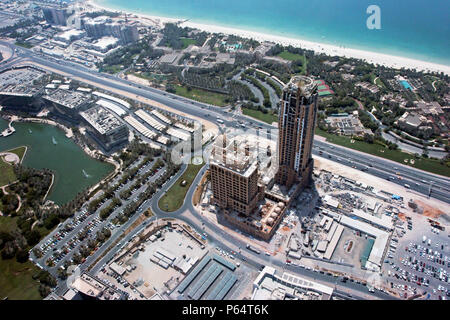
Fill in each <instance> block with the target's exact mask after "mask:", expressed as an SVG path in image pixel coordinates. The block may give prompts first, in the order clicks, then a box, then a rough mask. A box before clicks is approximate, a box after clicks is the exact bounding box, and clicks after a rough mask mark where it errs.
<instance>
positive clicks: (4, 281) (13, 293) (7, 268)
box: [0, 217, 41, 300]
mask: <svg viewBox="0 0 450 320" xmlns="http://www.w3.org/2000/svg"><path fill="white" fill-rule="evenodd" d="M0 218H2V217H0ZM39 271H40V270H39V268H38V267H36V266H35V265H34V264H33V263H32V262H30V261H27V262H25V263H19V262H17V261H16V260H15V259H8V260H3V259H0V299H4V298H6V297H8V299H9V300H39V299H41V295H40V294H39V282H38V281H36V280H34V279H33V275H35V274H37V273H39Z"/></svg>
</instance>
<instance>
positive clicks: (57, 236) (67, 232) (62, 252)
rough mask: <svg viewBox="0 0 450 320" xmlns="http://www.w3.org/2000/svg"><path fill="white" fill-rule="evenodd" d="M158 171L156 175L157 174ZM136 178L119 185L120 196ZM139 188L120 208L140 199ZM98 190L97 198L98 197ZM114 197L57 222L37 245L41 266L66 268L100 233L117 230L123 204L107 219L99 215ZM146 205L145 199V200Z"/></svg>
mask: <svg viewBox="0 0 450 320" xmlns="http://www.w3.org/2000/svg"><path fill="white" fill-rule="evenodd" d="M141 160H142V159H138V160H136V161H135V162H134V163H133V164H132V165H131V166H130V167H137V166H139V165H140V163H141ZM155 161H156V159H155V160H154V161H151V162H148V163H147V164H145V165H143V166H142V167H140V168H139V169H138V171H137V172H138V173H139V174H141V175H142V174H146V173H148V172H149V171H150V169H151V168H152V166H153V164H154V163H155ZM163 172H164V169H163V170H158V171H157V172H153V173H151V174H150V175H149V177H148V178H147V179H146V180H145V181H144V182H148V181H149V180H150V179H154V178H155V177H156V176H159V175H160V174H162V173H163ZM156 173H157V175H156ZM121 177H122V175H118V176H117V177H115V178H114V179H113V180H112V181H111V182H110V184H111V185H117V184H118V182H119V181H120V180H121ZM133 183H134V181H133V179H130V180H129V181H127V182H126V183H122V184H120V185H118V186H117V188H116V189H115V191H114V192H115V195H116V196H117V195H119V194H120V192H122V191H123V190H126V189H128V188H130V187H131V186H133ZM143 188H146V184H145V183H144V184H143V185H142V186H141V187H140V188H137V189H143ZM137 189H133V190H132V192H133V193H132V196H131V197H130V198H129V199H128V200H125V201H122V205H121V207H125V206H126V205H127V204H128V203H130V202H132V201H137V198H136V197H137V195H138V194H139V192H136V190H137ZM98 196H99V193H97V194H96V196H95V197H94V199H95V198H97V197H98ZM110 202H111V200H103V201H102V202H101V203H100V206H99V208H98V209H97V210H96V211H95V212H89V210H87V204H86V205H84V206H83V208H82V209H81V210H80V211H79V212H77V213H75V215H74V217H73V218H72V219H70V220H67V221H65V222H64V223H61V224H60V225H58V227H57V228H56V229H55V230H54V231H53V232H51V233H50V234H49V235H48V236H47V237H46V238H45V239H44V240H42V241H41V243H40V244H38V245H37V246H36V247H35V248H37V249H38V250H39V251H40V252H41V254H42V257H40V258H38V259H35V260H36V262H37V263H39V265H41V266H42V267H44V266H50V267H55V268H58V267H63V266H64V265H65V264H73V263H75V261H74V259H73V255H74V253H75V252H77V251H78V250H79V249H80V248H82V246H84V245H87V244H88V243H89V241H92V240H95V239H96V238H97V232H99V231H101V230H103V229H108V230H110V231H111V233H113V232H114V231H115V230H118V228H120V225H115V224H114V223H113V220H114V218H116V217H117V215H118V214H120V210H117V209H119V207H120V206H116V207H115V208H114V211H113V213H112V214H111V215H110V216H109V217H108V218H107V219H105V220H101V219H100V218H99V215H98V212H100V210H101V209H102V208H103V207H105V206H107V205H108V204H109V203H110ZM143 204H145V202H144V203H143ZM137 211H138V212H140V211H142V205H141V206H140V207H139V208H138V209H137ZM97 249H98V247H95V248H92V251H91V253H93V252H95V251H96V250H97ZM85 260H86V259H85V258H83V259H82V260H81V263H83V262H84V261H85Z"/></svg>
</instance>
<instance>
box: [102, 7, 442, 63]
mask: <svg viewBox="0 0 450 320" xmlns="http://www.w3.org/2000/svg"><path fill="white" fill-rule="evenodd" d="M95 2H97V3H98V4H100V5H104V6H106V7H109V8H114V9H117V10H123V11H128V12H135V13H141V14H149V15H157V16H164V17H172V18H180V19H189V20H190V21H193V22H197V23H204V24H213V25H220V26H225V27H232V28H238V29H245V30H251V31H258V32H264V33H269V34H273V35H280V36H287V37H290V38H297V39H304V40H310V41H315V42H321V43H327V44H333V45H338V46H345V47H349V48H355V49H362V50H368V51H373V52H380V53H386V54H391V55H396V56H402V57H409V58H414V59H419V60H423V61H427V62H434V63H440V64H445V65H450V1H449V0H276V1H274V0H226V1H223V0H95ZM370 5H377V6H379V8H380V10H381V29H379V30H377V29H374V30H369V29H368V28H367V26H366V21H367V19H368V18H369V16H370V14H367V13H366V10H367V8H368V7H369V6H370Z"/></svg>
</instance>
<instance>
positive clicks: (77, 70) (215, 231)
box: [3, 49, 450, 299]
mask: <svg viewBox="0 0 450 320" xmlns="http://www.w3.org/2000/svg"><path fill="white" fill-rule="evenodd" d="M19 54H20V55H21V56H22V57H25V58H27V59H30V60H31V61H33V62H36V63H39V64H41V65H43V66H46V67H50V68H56V69H59V70H61V71H63V72H66V73H69V74H72V75H73V76H75V77H79V78H82V79H84V80H88V81H92V82H95V83H98V84H101V85H106V86H109V87H111V88H113V89H119V90H124V91H127V92H130V93H132V94H135V95H137V96H143V97H146V98H149V99H152V100H155V101H158V102H160V103H163V104H166V105H169V106H170V107H172V108H174V109H177V110H179V111H182V112H185V113H188V114H191V115H194V116H197V117H200V118H203V119H206V120H214V117H220V118H222V119H223V121H224V125H225V126H233V125H235V122H236V120H239V121H243V122H244V123H246V124H248V125H249V126H250V127H260V128H267V129H274V127H272V126H270V125H267V124H265V123H262V122H260V121H257V120H251V119H249V118H248V117H246V116H240V115H235V116H234V118H231V117H229V114H228V113H227V111H225V110H223V109H220V108H218V107H214V106H209V105H206V104H203V103H198V102H194V101H191V100H188V99H185V98H180V97H177V96H174V95H171V94H168V93H166V92H162V91H160V90H157V89H153V88H145V89H144V88H142V87H141V86H139V85H137V84H134V83H131V82H129V81H126V80H122V79H117V78H115V77H113V76H109V75H104V74H99V73H97V72H95V71H92V70H89V69H86V68H83V67H81V66H79V65H74V64H72V63H68V62H61V61H57V60H53V61H52V60H49V59H48V58H44V57H39V56H37V55H35V54H34V53H32V52H31V51H29V50H26V49H21V51H20V52H19ZM11 65H12V64H11ZM3 67H4V66H3ZM205 110H206V111H205ZM318 147H321V148H323V150H324V151H326V152H328V153H329V154H330V155H331V156H332V157H333V155H334V156H335V157H336V156H339V157H342V159H344V158H346V159H349V158H350V159H353V160H348V161H354V162H356V163H364V162H365V163H371V164H372V165H373V166H374V169H373V170H375V169H376V168H379V169H380V171H382V170H381V169H384V171H386V172H385V173H384V174H382V173H379V174H380V175H381V174H382V176H383V177H385V178H387V176H388V175H389V174H392V173H391V172H394V171H397V172H400V173H401V174H402V175H403V176H405V177H406V176H408V178H409V179H410V180H411V182H416V181H417V182H418V181H420V180H421V179H426V180H425V181H433V183H436V188H440V189H437V190H436V191H434V190H432V193H431V195H432V196H434V197H436V198H438V199H439V198H441V199H443V200H444V201H446V202H449V203H450V200H449V198H448V196H446V194H445V192H447V191H448V190H450V188H449V186H450V180H449V179H448V178H443V177H439V176H436V175H432V174H428V173H425V172H422V171H419V170H415V169H412V168H409V167H406V166H403V165H401V164H396V163H395V164H394V163H393V162H390V161H387V160H384V159H381V158H376V157H371V156H369V155H366V154H363V153H360V152H356V151H354V152H353V151H352V152H350V151H349V150H348V149H345V148H341V147H335V146H332V145H331V144H328V143H323V142H318V141H316V142H315V149H314V152H317V150H318V149H317V148H318ZM335 161H337V162H341V161H342V163H343V164H347V165H348V163H347V160H340V159H336V160H335ZM375 166H376V167H375ZM390 168H392V170H391V169H390ZM205 169H206V168H203V169H202V170H201V173H203V171H204V170H205ZM181 173H182V170H181V171H180V172H179V173H178V174H177V175H176V176H175V177H173V179H172V180H171V183H168V184H167V185H165V186H163V188H162V190H161V191H159V192H158V193H157V194H156V195H155V196H154V197H153V198H152V201H151V204H149V206H151V207H152V209H153V210H154V211H153V212H154V213H155V214H156V216H158V217H160V216H165V217H176V218H178V219H180V220H182V221H185V222H186V223H189V224H190V225H191V226H192V227H193V228H195V229H197V230H199V231H200V230H202V229H203V227H205V231H204V232H205V233H206V234H207V235H208V238H209V240H210V241H212V242H213V243H216V244H219V245H220V247H222V248H223V249H225V250H228V251H231V248H229V247H228V246H227V245H225V244H224V242H225V240H223V239H227V242H230V243H231V244H232V245H234V246H235V247H238V248H243V247H245V245H246V243H244V242H243V241H242V240H239V239H235V238H231V237H229V235H223V237H222V236H221V237H220V238H221V239H218V238H216V236H217V235H222V234H223V231H222V230H221V229H220V228H219V227H217V226H216V225H215V224H212V223H210V222H209V221H208V220H207V219H204V218H203V217H202V216H201V215H200V214H198V213H197V212H196V210H194V209H193V206H192V202H191V199H192V195H193V192H194V186H195V185H196V184H197V183H198V181H199V179H200V177H201V174H199V175H198V176H197V177H196V179H195V181H194V183H193V184H192V187H191V188H190V190H189V191H188V194H187V197H186V199H188V200H186V201H185V203H184V205H183V207H182V208H181V209H180V210H178V211H176V212H173V213H170V214H167V213H164V212H162V211H161V210H159V208H157V205H156V207H155V204H157V200H158V199H159V198H160V197H161V196H162V195H163V194H164V192H165V191H166V190H167V189H168V188H169V187H170V185H171V184H173V183H174V182H175V181H176V179H177V176H179V175H181ZM370 173H372V172H370ZM372 174H375V175H376V172H375V171H374V172H373V173H372ZM394 182H396V183H398V184H402V183H403V182H398V181H394ZM414 188H416V187H414ZM416 189H417V191H419V192H422V193H426V190H425V187H424V186H422V187H420V186H418V187H417V188H416ZM447 193H448V192H447ZM144 209H145V208H144ZM185 212H188V213H189V216H186V215H185ZM130 221H131V220H130ZM130 221H129V222H130ZM142 227H143V226H140V227H138V228H136V229H135V231H134V232H132V233H130V235H129V237H130V238H131V237H132V236H133V235H134V234H135V232H137V231H139V230H141V229H142ZM116 234H117V233H116ZM110 241H111V242H112V241H113V239H110ZM105 247H106V246H105ZM233 251H236V250H233ZM99 254H100V253H98V255H99ZM109 255H112V252H111V253H108V255H107V257H105V258H104V259H106V258H110V256H109ZM244 255H245V257H246V258H245V259H246V263H248V264H249V265H253V266H254V267H257V268H260V267H261V266H262V265H266V264H267V261H265V262H264V263H261V262H259V261H260V260H261V259H262V260H264V259H266V258H265V257H263V256H261V255H257V254H255V253H253V252H249V251H247V250H245V254H244V252H242V253H238V254H237V258H243V257H244ZM267 259H269V258H267ZM267 259H266V260H267ZM90 260H92V261H93V260H95V259H94V257H92V259H90ZM90 260H87V261H86V262H87V264H86V263H85V265H88V264H89V262H91V261H90ZM102 261H103V259H102ZM271 262H272V264H273V265H276V266H278V267H283V268H284V269H285V270H289V271H290V272H294V273H297V274H300V275H302V276H307V277H313V278H315V279H318V280H321V281H325V282H327V283H335V285H336V286H338V284H337V281H336V279H335V278H334V277H330V276H327V275H322V274H320V273H316V272H313V271H311V270H306V269H304V268H300V267H297V266H293V265H285V264H284V263H283V262H281V261H278V260H274V261H271ZM99 265H101V264H100V263H99ZM82 268H85V267H83V266H82ZM339 287H344V288H348V289H351V290H356V291H359V292H361V293H364V294H367V288H366V287H365V286H361V285H357V284H355V283H345V284H343V283H341V284H339ZM372 296H373V297H378V298H383V299H389V298H391V297H390V296H389V295H387V294H385V293H382V292H378V291H377V292H375V293H373V294H372Z"/></svg>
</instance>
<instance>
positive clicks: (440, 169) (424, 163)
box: [316, 128, 450, 177]
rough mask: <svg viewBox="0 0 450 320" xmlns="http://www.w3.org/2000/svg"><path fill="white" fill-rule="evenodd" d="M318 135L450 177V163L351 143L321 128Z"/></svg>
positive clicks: (376, 146)
mask: <svg viewBox="0 0 450 320" xmlns="http://www.w3.org/2000/svg"><path fill="white" fill-rule="evenodd" d="M316 134H317V135H320V136H322V137H325V138H327V141H328V142H331V143H334V144H337V145H340V146H343V147H347V148H351V149H354V150H358V151H362V152H366V153H369V154H372V155H375V156H378V157H381V158H385V159H389V160H392V161H396V162H398V163H401V164H406V163H405V161H404V160H405V159H408V163H407V165H408V166H411V167H414V168H417V169H421V170H424V171H428V172H432V173H436V174H440V175H444V176H447V177H450V163H441V162H440V161H438V160H434V159H427V158H417V157H415V156H414V155H411V154H408V153H405V152H401V151H399V150H390V149H389V148H386V147H385V146H382V145H380V144H377V143H367V142H364V141H358V140H354V142H353V143H351V142H350V141H351V138H348V137H344V136H336V135H333V134H331V133H328V132H326V131H324V130H321V129H319V128H316ZM410 159H413V160H414V164H411V163H410V162H409V160H410Z"/></svg>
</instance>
